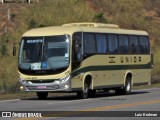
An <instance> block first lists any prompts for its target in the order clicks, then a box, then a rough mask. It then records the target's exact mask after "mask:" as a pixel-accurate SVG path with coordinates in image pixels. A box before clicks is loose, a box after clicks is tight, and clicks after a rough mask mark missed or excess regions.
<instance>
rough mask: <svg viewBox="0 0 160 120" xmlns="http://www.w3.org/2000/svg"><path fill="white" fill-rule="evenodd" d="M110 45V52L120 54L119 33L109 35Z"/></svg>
mask: <svg viewBox="0 0 160 120" xmlns="http://www.w3.org/2000/svg"><path fill="white" fill-rule="evenodd" d="M108 45H109V53H110V54H118V39H117V35H108Z"/></svg>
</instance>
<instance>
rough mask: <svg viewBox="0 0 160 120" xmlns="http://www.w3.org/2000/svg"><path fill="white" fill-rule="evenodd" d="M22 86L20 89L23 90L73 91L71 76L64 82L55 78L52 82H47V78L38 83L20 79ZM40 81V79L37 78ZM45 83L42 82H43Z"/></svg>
mask: <svg viewBox="0 0 160 120" xmlns="http://www.w3.org/2000/svg"><path fill="white" fill-rule="evenodd" d="M19 81H20V84H21V87H20V89H21V90H22V91H35V92H40V91H41V92H42V91H46V92H47V91H48V92H69V91H71V80H70V77H68V78H67V77H66V80H65V81H63V82H60V80H54V81H53V82H50V83H45V82H44V81H45V80H39V82H38V83H35V82H34V81H28V80H26V81H22V80H19ZM36 81H38V80H36ZM42 81H43V83H40V82H42Z"/></svg>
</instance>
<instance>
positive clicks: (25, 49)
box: [19, 35, 69, 70]
mask: <svg viewBox="0 0 160 120" xmlns="http://www.w3.org/2000/svg"><path fill="white" fill-rule="evenodd" d="M68 64H69V40H68V38H67V36H66V35H61V36H49V37H32V38H31V37H25V38H23V39H22V42H21V48H20V55H19V68H20V69H26V70H56V69H59V68H64V67H67V66H68Z"/></svg>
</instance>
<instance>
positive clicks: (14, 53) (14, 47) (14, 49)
mask: <svg viewBox="0 0 160 120" xmlns="http://www.w3.org/2000/svg"><path fill="white" fill-rule="evenodd" d="M12 54H13V56H16V45H15V44H14V45H13V53H12Z"/></svg>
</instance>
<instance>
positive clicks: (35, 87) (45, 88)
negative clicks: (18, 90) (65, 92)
mask: <svg viewBox="0 0 160 120" xmlns="http://www.w3.org/2000/svg"><path fill="white" fill-rule="evenodd" d="M26 87H27V89H28V90H55V89H58V88H59V86H58V85H54V86H45V87H39V86H26Z"/></svg>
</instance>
